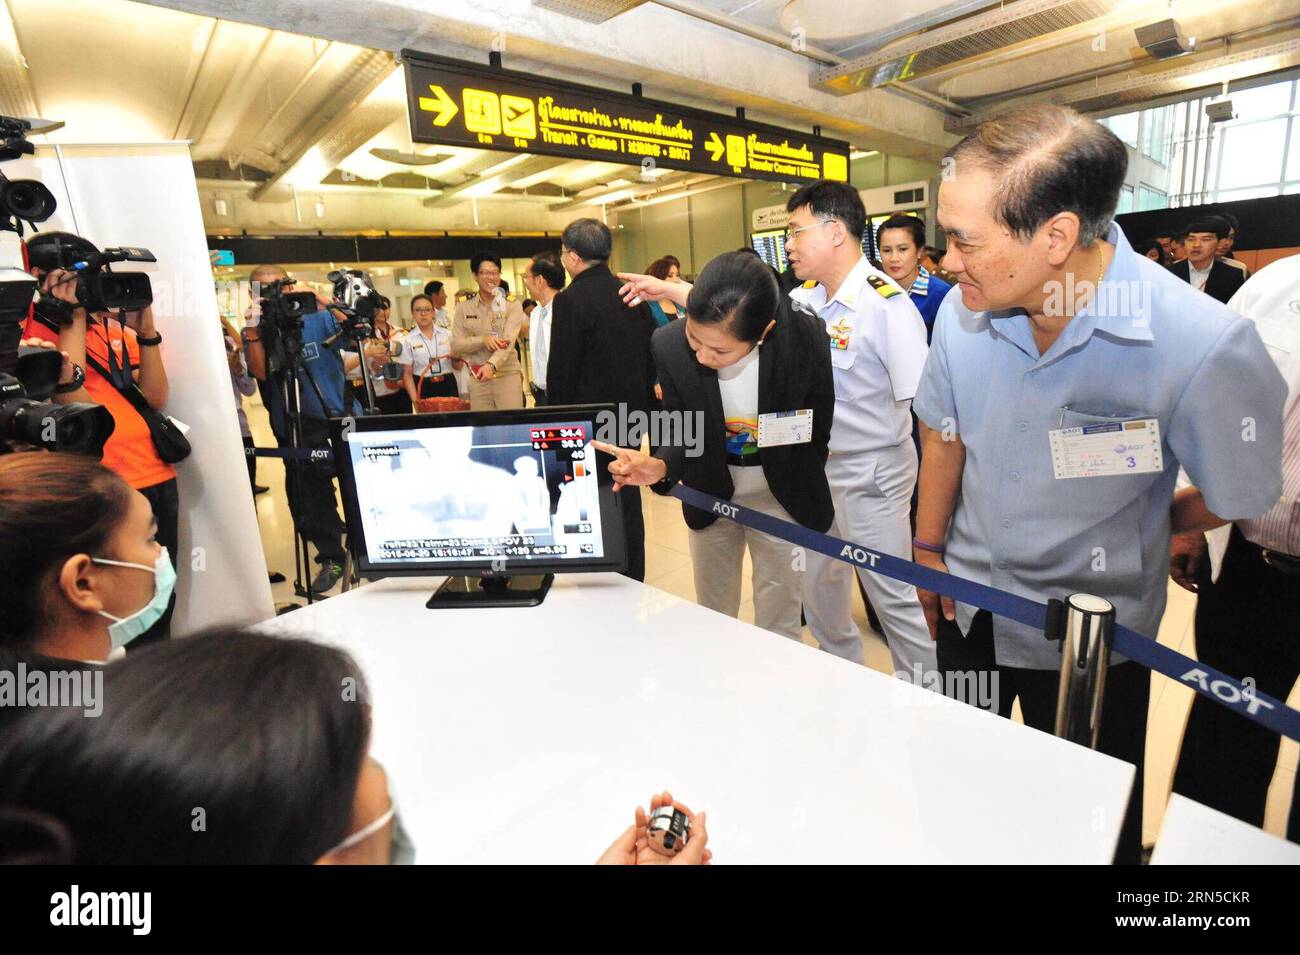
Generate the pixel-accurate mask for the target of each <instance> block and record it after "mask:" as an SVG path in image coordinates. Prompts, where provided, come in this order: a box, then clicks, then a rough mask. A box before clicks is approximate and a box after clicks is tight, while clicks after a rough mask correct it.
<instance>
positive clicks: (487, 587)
mask: <svg viewBox="0 0 1300 955" xmlns="http://www.w3.org/2000/svg"><path fill="white" fill-rule="evenodd" d="M553 580H555V575H554V574H517V575H509V574H495V575H492V576H489V577H448V578H447V579H446V581H444V582H443V585H442V586H441V587H439V588H438V589H437V590H436V591H434V594H433V596H432V597H430V598H429V602H428V603H426V604H425V606H426V607H428V608H429V609H430V610H437V609H439V608H446V607H536V606H537V605H538V604H540V603H541V602H542V601H543V600H545V599H546V592H547V591H548V590H550V589H551V582H552V581H553Z"/></svg>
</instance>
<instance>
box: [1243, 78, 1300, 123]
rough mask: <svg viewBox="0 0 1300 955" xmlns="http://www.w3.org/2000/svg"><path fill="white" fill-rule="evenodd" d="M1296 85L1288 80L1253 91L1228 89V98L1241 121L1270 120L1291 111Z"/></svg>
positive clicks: (1258, 87)
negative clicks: (1292, 89) (1293, 89)
mask: <svg viewBox="0 0 1300 955" xmlns="http://www.w3.org/2000/svg"><path fill="white" fill-rule="evenodd" d="M1293 85H1294V83H1293V82H1292V81H1291V80H1286V81H1284V82H1282V83H1271V84H1269V85H1268V86H1257V87H1255V89H1253V90H1233V89H1232V88H1231V87H1229V89H1228V98H1229V99H1231V100H1232V111H1233V112H1234V113H1236V114H1237V119H1239V120H1252V119H1269V118H1271V117H1273V116H1279V115H1281V114H1282V113H1285V112H1287V111H1288V110H1290V109H1291V87H1292V86H1293Z"/></svg>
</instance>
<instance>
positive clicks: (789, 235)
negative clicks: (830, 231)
mask: <svg viewBox="0 0 1300 955" xmlns="http://www.w3.org/2000/svg"><path fill="white" fill-rule="evenodd" d="M834 221H835V220H834V219H818V220H817V221H816V222H814V223H813V224H812V225H806V226H803V227H802V228H798V229H786V230H785V240H786V241H787V242H789V241H790V240H791V239H793V238H794V237H795V236H797V235H798V234H799V233H800V232H807V231H808V230H809V229H815V228H817V227H818V226H819V225H825V224H826V223H828V222H834Z"/></svg>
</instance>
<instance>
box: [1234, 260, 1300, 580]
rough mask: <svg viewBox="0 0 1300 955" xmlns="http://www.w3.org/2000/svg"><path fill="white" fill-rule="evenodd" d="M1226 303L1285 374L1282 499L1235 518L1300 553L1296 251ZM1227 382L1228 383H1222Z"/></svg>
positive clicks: (1264, 539) (1250, 531)
mask: <svg viewBox="0 0 1300 955" xmlns="http://www.w3.org/2000/svg"><path fill="white" fill-rule="evenodd" d="M1228 307H1229V308H1230V309H1232V310H1233V311H1234V312H1236V313H1237V314H1239V315H1244V316H1245V317H1246V318H1249V319H1252V320H1254V322H1255V328H1256V329H1258V331H1259V337H1260V338H1262V339H1263V340H1264V347H1266V348H1267V349H1268V354H1269V357H1270V358H1272V359H1273V361H1274V362H1275V363H1276V364H1277V370H1278V371H1280V372H1281V373H1282V377H1283V378H1284V379H1286V388H1287V394H1286V405H1285V411H1284V412H1283V424H1282V498H1281V500H1279V501H1278V502H1277V504H1275V505H1274V506H1273V509H1272V510H1271V511H1269V512H1268V513H1267V514H1264V515H1262V516H1260V517H1254V518H1250V519H1249V520H1243V521H1238V522H1237V526H1238V527H1240V528H1241V532H1242V533H1243V534H1244V535H1245V536H1246V539H1247V540H1249V541H1251V542H1253V543H1255V544H1258V545H1259V546H1260V547H1263V548H1266V549H1267V550H1275V551H1278V552H1279V553H1283V554H1290V555H1292V556H1300V255H1291V256H1288V257H1287V258H1285V259H1279V260H1277V261H1276V262H1272V263H1270V264H1269V265H1267V266H1265V267H1264V268H1263V269H1261V270H1260V271H1259V272H1258V273H1257V274H1256V275H1255V276H1253V277H1252V278H1251V279H1250V281H1248V282H1247V283H1246V284H1245V285H1243V286H1242V287H1241V288H1240V289H1238V290H1237V294H1235V295H1234V296H1232V298H1231V299H1230V300H1229V301H1228ZM1224 386H1225V387H1229V386H1230V385H1229V383H1227V382H1225V383H1224Z"/></svg>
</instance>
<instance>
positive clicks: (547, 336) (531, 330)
mask: <svg viewBox="0 0 1300 955" xmlns="http://www.w3.org/2000/svg"><path fill="white" fill-rule="evenodd" d="M554 304H555V299H551V300H550V301H549V302H547V303H546V304H545V305H542V304H540V303H538V305H537V307H536V308H534V309H533V314H532V315H530V316H529V317H528V351H529V354H530V355H531V356H532V366H533V367H532V372H533V384H534V385H536V386H537V387H538V388H541V389H542V390H543V391H545V390H546V360H547V359H548V358H550V356H551V306H552V305H554Z"/></svg>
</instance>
